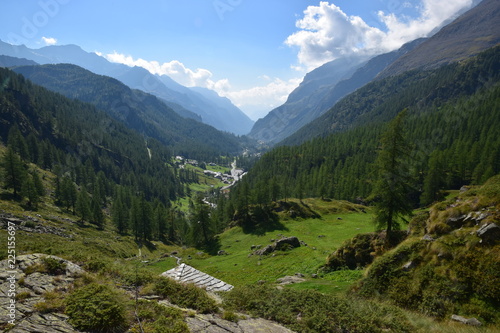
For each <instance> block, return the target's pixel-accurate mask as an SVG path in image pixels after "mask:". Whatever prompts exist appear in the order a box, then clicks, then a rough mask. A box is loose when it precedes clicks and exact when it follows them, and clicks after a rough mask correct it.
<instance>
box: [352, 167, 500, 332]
mask: <svg viewBox="0 0 500 333" xmlns="http://www.w3.org/2000/svg"><path fill="white" fill-rule="evenodd" d="M498 179H499V177H498V176H496V177H493V178H492V179H490V180H489V181H487V182H486V184H485V185H484V186H481V187H474V188H472V189H470V190H468V191H466V192H465V193H462V194H460V195H459V196H458V197H457V198H455V199H450V200H449V201H447V202H443V203H438V204H436V205H434V206H433V207H432V208H431V211H430V214H421V215H417V217H415V218H414V220H413V221H412V222H411V223H410V228H411V235H412V236H413V237H411V238H409V239H408V240H406V241H404V242H403V243H402V244H401V245H400V246H398V247H397V248H395V249H394V250H391V251H389V252H387V253H385V254H383V255H382V256H380V257H378V258H376V260H375V261H374V262H373V264H372V265H371V266H370V267H369V268H368V270H367V274H366V277H365V278H364V279H362V280H361V281H360V282H359V283H358V285H357V286H356V287H355V288H354V289H355V291H356V293H357V294H359V295H363V296H367V297H380V298H382V299H389V300H391V301H392V302H393V303H394V304H396V305H398V306H401V307H404V308H407V309H411V310H416V311H419V312H421V313H423V314H425V315H428V316H432V317H436V318H439V319H443V318H446V317H448V316H450V315H451V314H461V315H464V316H466V317H476V318H478V319H479V320H481V321H483V322H486V323H498V322H500V317H499V316H498V314H497V312H496V311H495V310H494V309H497V308H498V306H499V305H500V288H499V287H498V286H499V285H500V260H499V258H500V245H498V244H483V243H481V242H480V239H479V237H477V236H476V231H477V229H478V227H477V226H476V223H472V224H467V223H466V222H463V223H462V222H460V223H458V224H457V222H454V221H455V219H457V218H458V220H460V219H461V217H465V216H467V215H468V214H472V215H471V216H474V214H475V213H476V212H481V213H486V216H488V215H489V216H488V217H486V218H484V220H483V222H482V223H483V224H484V223H489V222H488V219H491V220H490V221H495V220H497V211H496V208H493V206H491V205H492V204H498V203H499V202H500V191H499V186H498V184H499V182H498ZM425 230H426V231H427V233H431V234H432V235H433V236H434V237H435V238H436V239H435V240H433V241H432V242H429V241H427V240H423V239H422V234H423V232H424V231H425Z"/></svg>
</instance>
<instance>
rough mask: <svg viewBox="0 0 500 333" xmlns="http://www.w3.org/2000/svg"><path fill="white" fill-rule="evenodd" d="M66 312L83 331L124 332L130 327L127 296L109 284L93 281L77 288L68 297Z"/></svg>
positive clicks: (71, 321)
mask: <svg viewBox="0 0 500 333" xmlns="http://www.w3.org/2000/svg"><path fill="white" fill-rule="evenodd" d="M66 314H67V315H68V316H69V322H70V324H71V325H73V326H74V327H75V328H76V329H78V330H82V331H96V332H122V331H124V329H125V328H126V327H128V323H127V317H126V298H125V296H124V295H123V294H122V293H121V292H119V291H118V290H116V289H114V288H112V287H110V286H107V285H101V284H97V283H91V284H88V285H86V286H84V287H82V288H79V289H76V290H75V291H74V292H73V293H71V294H70V295H69V296H68V298H67V299H66Z"/></svg>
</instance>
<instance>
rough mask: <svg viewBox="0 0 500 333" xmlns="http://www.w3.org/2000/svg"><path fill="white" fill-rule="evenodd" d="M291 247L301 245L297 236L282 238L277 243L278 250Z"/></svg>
mask: <svg viewBox="0 0 500 333" xmlns="http://www.w3.org/2000/svg"><path fill="white" fill-rule="evenodd" d="M289 247H291V248H296V247H300V241H299V239H298V238H297V237H295V236H292V237H286V238H282V239H280V240H278V241H277V242H276V243H275V248H276V250H284V249H287V248H289Z"/></svg>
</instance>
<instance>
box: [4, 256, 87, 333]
mask: <svg viewBox="0 0 500 333" xmlns="http://www.w3.org/2000/svg"><path fill="white" fill-rule="evenodd" d="M44 258H51V259H53V260H55V261H56V262H58V263H59V264H60V267H61V268H62V270H61V271H60V272H58V274H57V275H51V274H49V273H47V272H43V264H44ZM11 264H13V265H14V266H10V265H11ZM0 272H1V273H0V322H2V323H9V322H11V323H12V324H13V325H14V326H13V328H12V329H11V330H9V332H12V333H21V332H44V333H73V332H78V331H76V330H75V329H73V327H72V326H71V325H70V324H69V323H68V322H67V320H68V317H67V316H66V315H64V314H60V313H40V312H38V311H37V310H36V304H37V303H41V302H43V301H44V294H45V293H46V292H51V291H56V290H57V291H67V290H68V289H69V288H70V286H71V285H72V284H73V281H74V279H75V277H76V276H77V275H79V274H81V273H83V272H84V271H83V269H81V268H80V267H79V266H78V265H76V264H74V263H72V262H70V261H67V260H65V259H62V258H59V257H56V256H51V255H44V254H40V253H35V254H27V255H20V256H17V257H16V260H15V262H14V263H12V262H9V261H8V260H3V261H0ZM14 295H15V296H14ZM21 295H22V297H20V296H21ZM12 300H15V303H12ZM10 304H15V306H11V308H9V307H8V306H9V305H10Z"/></svg>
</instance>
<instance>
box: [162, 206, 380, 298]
mask: <svg viewBox="0 0 500 333" xmlns="http://www.w3.org/2000/svg"><path fill="white" fill-rule="evenodd" d="M304 202H305V203H306V204H307V205H308V206H309V207H310V208H312V209H313V210H314V211H317V212H320V214H321V215H322V218H320V219H314V218H310V219H295V220H294V219H288V220H285V221H283V228H282V230H275V231H271V232H267V233H266V234H264V235H255V234H244V233H243V232H242V230H241V228H240V227H234V228H231V229H229V230H227V231H226V232H224V233H223V234H222V235H221V236H220V240H221V249H222V250H224V251H225V252H226V253H228V254H227V255H222V256H214V257H209V256H207V255H206V254H196V252H194V251H184V252H182V253H181V255H182V256H183V257H184V259H185V261H184V262H186V263H187V264H189V265H192V266H193V267H195V268H197V269H200V270H202V271H204V272H206V273H208V274H212V275H214V276H216V277H217V278H220V279H222V280H224V281H226V282H228V283H231V284H233V285H236V286H242V285H246V284H252V283H256V282H258V281H260V280H265V281H269V282H274V281H275V280H276V279H278V278H281V277H284V276H286V275H294V274H296V273H302V274H304V275H306V278H307V280H308V282H307V283H304V287H305V286H307V287H310V288H314V289H318V290H321V291H325V292H326V291H335V290H338V289H339V288H340V289H344V288H345V287H346V286H347V285H348V284H349V283H350V282H353V281H352V280H353V274H348V275H345V277H344V278H339V277H338V276H327V277H324V278H323V279H312V278H311V274H314V273H317V272H318V268H319V267H320V266H321V265H323V264H324V263H325V258H326V256H327V255H328V254H330V253H331V252H332V251H333V250H335V248H337V247H338V246H340V245H341V243H342V242H343V241H344V240H346V239H348V238H351V237H353V236H354V235H356V234H358V233H363V232H370V231H373V225H372V224H371V214H370V213H362V212H350V211H349V209H346V208H345V207H349V208H352V207H355V205H352V204H347V203H340V204H339V203H338V202H330V203H326V202H322V201H321V200H319V199H317V200H316V199H307V200H304ZM344 206H345V207H344ZM352 209H354V208H352ZM332 211H339V212H338V213H332ZM325 213H326V214H325ZM339 218H340V219H339ZM282 235H283V236H287V237H288V236H296V237H298V238H299V240H301V241H303V242H305V243H306V244H307V246H301V247H300V248H296V249H293V250H291V251H285V252H276V254H275V255H274V256H273V255H268V256H262V257H259V256H255V255H251V253H252V252H253V251H252V250H251V246H252V245H256V246H258V245H262V246H266V245H268V244H272V242H271V240H273V239H275V240H277V239H279V238H280V237H281V236H282ZM188 255H191V257H192V259H191V260H187V259H186V258H187V256H188ZM172 267H173V266H172V263H171V262H170V261H160V262H157V263H155V264H154V265H153V269H154V270H155V271H157V272H163V271H165V270H167V269H170V268H172ZM354 276H357V277H359V274H354ZM294 287H299V286H298V285H297V286H294Z"/></svg>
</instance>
